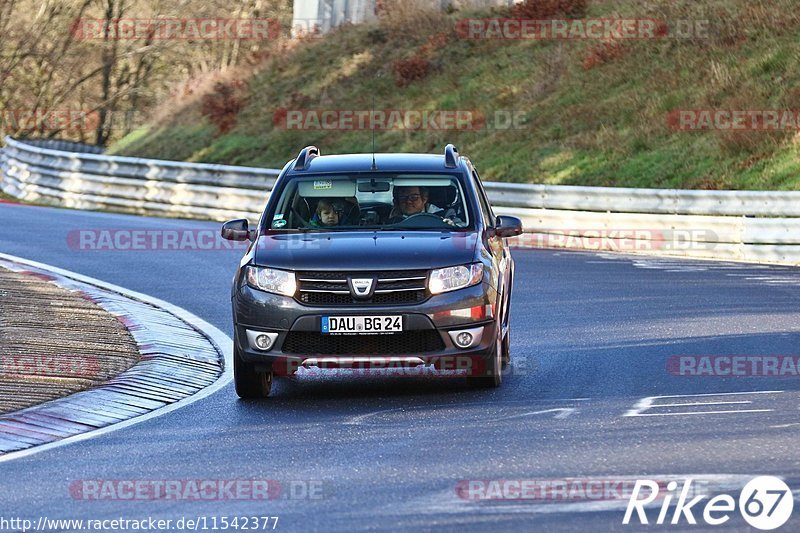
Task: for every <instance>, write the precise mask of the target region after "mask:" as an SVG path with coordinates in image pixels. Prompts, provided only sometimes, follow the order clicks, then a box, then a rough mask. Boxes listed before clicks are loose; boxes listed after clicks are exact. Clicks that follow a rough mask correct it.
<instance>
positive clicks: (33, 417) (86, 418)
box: [0, 253, 232, 462]
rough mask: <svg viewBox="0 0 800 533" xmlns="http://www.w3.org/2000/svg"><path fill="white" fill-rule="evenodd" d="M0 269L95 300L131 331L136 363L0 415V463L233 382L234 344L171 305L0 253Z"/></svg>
mask: <svg viewBox="0 0 800 533" xmlns="http://www.w3.org/2000/svg"><path fill="white" fill-rule="evenodd" d="M0 266H2V267H4V268H6V269H8V270H12V271H15V272H24V273H30V274H33V275H36V276H37V277H40V278H42V279H46V280H48V281H50V282H52V283H55V284H56V285H58V286H60V287H63V288H65V289H68V290H71V291H75V292H78V293H80V294H81V296H83V297H85V298H88V299H90V300H92V301H94V302H95V303H96V304H97V305H99V306H100V307H101V308H103V309H104V310H106V311H107V312H109V313H110V314H112V315H113V316H115V317H116V318H117V319H118V320H119V321H120V322H122V323H123V324H124V325H125V326H126V327H127V329H128V330H129V331H130V334H131V336H132V337H133V339H134V341H135V342H136V344H137V346H138V348H139V351H140V353H141V360H140V361H139V362H138V363H137V364H135V365H134V366H133V367H131V368H129V369H128V370H126V371H125V372H123V373H121V374H119V375H117V376H115V377H114V378H112V379H110V380H109V381H107V382H105V383H103V384H101V385H98V386H96V387H94V388H92V389H89V390H86V391H82V392H78V393H75V394H73V395H70V396H66V397H64V398H60V399H57V400H52V401H49V402H46V403H43V404H40V405H36V406H33V407H28V408H26V409H23V410H21V411H16V412H14V413H8V414H5V415H0V462H4V461H9V460H11V459H17V458H20V457H24V456H29V455H32V454H34V453H38V452H42V451H45V450H47V449H51V448H54V447H56V446H63V445H66V444H70V443H73V442H77V441H80V440H85V439H89V438H92V437H96V436H99V435H102V434H105V433H109V432H111V431H117V430H119V429H122V428H124V427H128V426H131V425H133V424H137V423H140V422H144V421H145V420H149V419H152V418H155V417H157V416H161V415H164V414H167V413H169V412H171V411H174V410H175V409H179V408H181V407H184V406H186V405H188V404H190V403H194V402H196V401H198V400H200V399H202V398H206V397H208V396H209V395H211V394H213V393H215V392H217V391H218V390H219V389H221V388H222V387H224V386H225V385H227V384H228V383H230V381H231V379H232V372H231V364H230V363H231V360H232V348H231V347H232V341H231V339H230V337H228V336H227V335H226V334H225V333H223V332H222V331H220V330H219V329H218V328H216V327H214V326H212V325H211V324H209V323H207V322H205V321H204V320H202V319H201V318H199V317H197V316H195V315H193V314H191V313H189V312H188V311H186V310H184V309H181V308H179V307H176V306H174V305H172V304H169V303H167V302H164V301H162V300H159V299H157V298H153V297H150V296H147V295H144V294H141V293H137V292H133V291H130V290H127V289H124V288H122V287H118V286H116V285H112V284H109V283H105V282H103V281H100V280H97V279H94V278H90V277H87V276H83V275H81V274H76V273H74V272H69V271H66V270H62V269H60V268H55V267H52V266H49V265H44V264H42V263H37V262H35V261H30V260H27V259H22V258H19V257H15V256H11V255H7V254H2V253H0Z"/></svg>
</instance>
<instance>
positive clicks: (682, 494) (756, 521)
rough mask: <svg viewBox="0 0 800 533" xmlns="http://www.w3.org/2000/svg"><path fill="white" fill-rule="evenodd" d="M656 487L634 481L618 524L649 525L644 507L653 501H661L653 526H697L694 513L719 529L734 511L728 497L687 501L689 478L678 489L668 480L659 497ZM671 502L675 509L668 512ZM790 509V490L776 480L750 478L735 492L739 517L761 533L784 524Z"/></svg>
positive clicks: (791, 508) (699, 498) (658, 489)
mask: <svg viewBox="0 0 800 533" xmlns="http://www.w3.org/2000/svg"><path fill="white" fill-rule="evenodd" d="M660 488H661V487H660V486H659V484H658V483H657V482H655V481H650V480H637V481H636V485H634V487H633V492H632V493H631V497H630V499H629V500H628V507H627V508H626V510H625V517H624V518H623V519H622V523H623V524H625V525H627V524H630V523H631V519H632V518H633V519H634V523H636V522H635V520H638V521H639V523H640V524H649V523H650V522H649V520H652V519H653V516H650V517H648V515H647V511H646V510H645V506H646V505H648V504H651V503H652V502H654V501H656V499H659V500H661V506H660V509H659V512H658V517H657V518H656V519H655V523H656V524H657V525H664V524H671V525H677V524H681V523H688V524H692V525H695V524H697V517H696V516H695V513H697V514H699V515H701V516H702V519H703V521H704V522H705V523H706V524H708V525H711V526H720V525H722V524H725V523H726V522H728V521H729V520H730V519H731V515H733V513H734V512H735V511H736V509H737V501H736V500H735V499H734V497H733V496H731V495H729V494H717V495H715V496H714V497H712V498H710V499H709V500H708V501H706V502H705V504H704V505H702V504H701V503H700V502H702V501H703V500H704V499H706V498H707V497H708V496H707V495H704V494H701V495H700V496H695V497H694V498H692V499H689V497H690V496H689V495H690V494H691V491H692V479H691V478H689V479H687V480H686V481H685V482H684V484H683V486H682V487H680V486H679V484H678V482H677V481H670V482H669V483H668V484H667V487H666V489H667V491H666V492H667V493H666V495H664V494H659V492H660ZM676 497H677V501H675V500H676ZM673 501H675V507H674V509H673V510H672V512H671V513H670V507H671V505H672V502H673ZM793 508H794V496H793V494H792V491H791V489H790V488H789V486H788V485H787V484H786V483H784V482H783V480H781V479H780V478H777V477H773V476H760V477H757V478H755V479H752V480H750V481H749V482H748V483H747V484H746V485H745V486H744V488H743V489H742V492H740V493H739V500H738V510H739V513H740V514H741V515H742V518H744V520H745V522H747V523H748V524H749V525H750V526H751V527H753V528H755V529H760V530H762V531H769V530H773V529H777V528H779V527H781V526H782V525H784V524H786V522H787V521H788V520H789V518H790V517H791V516H792V510H793ZM670 515H671V519H670ZM668 520H669V521H668ZM683 520H685V522H683Z"/></svg>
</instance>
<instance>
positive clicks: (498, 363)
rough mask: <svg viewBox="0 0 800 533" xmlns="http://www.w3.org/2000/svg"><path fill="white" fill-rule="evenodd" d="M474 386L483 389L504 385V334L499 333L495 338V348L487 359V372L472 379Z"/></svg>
mask: <svg viewBox="0 0 800 533" xmlns="http://www.w3.org/2000/svg"><path fill="white" fill-rule="evenodd" d="M472 379H473V380H474V384H475V385H476V386H478V387H483V388H494V387H499V386H500V385H501V384H502V383H503V338H502V333H500V332H498V333H497V336H496V338H495V342H494V347H493V348H491V349H490V351H489V353H488V354H487V357H486V371H485V373H484V374H483V375H482V376H480V377H476V378H472Z"/></svg>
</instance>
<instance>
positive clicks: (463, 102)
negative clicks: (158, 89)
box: [111, 0, 800, 189]
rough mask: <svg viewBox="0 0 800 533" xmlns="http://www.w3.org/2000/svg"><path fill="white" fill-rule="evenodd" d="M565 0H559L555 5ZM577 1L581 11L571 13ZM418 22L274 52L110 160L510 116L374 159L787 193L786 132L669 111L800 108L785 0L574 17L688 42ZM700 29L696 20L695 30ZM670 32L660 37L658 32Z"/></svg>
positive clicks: (353, 147)
mask: <svg viewBox="0 0 800 533" xmlns="http://www.w3.org/2000/svg"><path fill="white" fill-rule="evenodd" d="M570 1H571V0H563V2H562V4H563V3H566V4H569V2H570ZM578 3H580V2H578ZM502 15H503V13H502V12H498V11H493V12H489V11H484V12H479V13H474V12H472V13H470V12H454V13H450V14H445V13H441V14H434V13H418V14H416V15H413V14H406V15H405V16H402V17H401V16H394V17H388V18H387V19H386V20H384V21H382V22H380V23H374V24H371V25H364V26H352V27H346V28H343V29H339V30H337V31H335V32H333V33H331V34H328V35H326V36H324V37H320V38H311V39H307V40H304V41H303V42H300V43H296V44H294V45H291V46H288V47H286V48H285V49H283V50H282V51H280V52H278V53H275V54H273V55H272V56H271V57H269V58H267V59H266V60H264V62H263V63H261V64H260V65H259V66H258V68H257V69H255V71H254V73H251V74H248V75H247V76H246V77H244V78H243V79H240V80H238V82H237V80H230V81H229V82H228V83H227V84H223V85H217V86H216V88H215V89H212V90H210V91H209V92H208V94H205V95H203V96H201V97H192V98H188V99H186V100H185V101H176V102H171V103H169V112H168V113H166V114H164V113H162V115H164V116H165V118H163V119H162V120H161V121H159V122H157V123H154V124H151V125H150V126H148V127H145V128H142V129H139V130H137V131H135V132H134V133H132V134H130V135H128V136H127V137H125V138H123V139H122V140H121V141H120V142H119V143H117V144H116V145H115V146H112V147H111V151H112V152H114V153H119V154H125V155H137V156H143V157H155V158H165V159H177V160H186V161H203V162H217V163H226V164H238V165H254V166H264V167H280V166H281V165H283V163H285V162H286V160H288V159H290V158H292V157H294V155H296V153H297V152H298V151H299V149H300V148H302V147H303V146H305V145H308V144H315V145H317V146H319V147H320V148H321V150H322V152H323V154H332V153H347V152H361V151H369V150H370V146H371V137H370V133H369V132H368V131H319V130H310V131H287V130H285V129H283V128H282V127H279V126H276V125H275V123H274V120H273V117H274V116H275V114H276V113H280V110H281V109H370V108H371V107H372V105H373V99H374V101H375V107H376V108H378V109H427V110H441V109H448V110H478V111H480V112H481V113H484V114H485V115H487V116H489V117H490V118H491V117H493V116H494V113H495V112H497V111H500V112H501V113H502V112H506V111H508V112H511V111H513V112H516V113H519V114H521V116H524V118H525V122H524V124H522V126H521V127H520V128H518V129H495V128H488V129H481V130H479V131H385V132H377V134H376V144H377V149H378V151H408V152H411V151H415V152H416V151H421V152H437V153H438V152H440V151H441V150H442V149H443V147H444V145H445V143H446V142H454V143H456V145H457V146H458V147H459V149H460V150H461V152H462V153H465V154H468V155H469V156H470V157H471V158H472V160H473V161H474V162H475V163H476V165H477V166H478V168H479V170H481V172H482V175H483V178H484V179H487V180H498V181H514V182H531V183H549V184H582V185H603V186H632V187H679V188H706V189H800V157H799V156H800V148H798V145H799V144H800V136H798V135H797V130H794V131H780V132H764V131H744V132H726V131H695V132H687V131H677V130H675V129H673V128H671V127H670V125H669V124H668V119H667V117H668V114H669V113H670V112H672V111H674V110H676V109H780V110H782V109H800V46H798V45H800V16H798V10H797V6H796V4H795V2H794V1H793V0H774V1H759V0H727V1H722V0H708V1H705V2H697V1H693V0H688V1H676V2H654V1H646V2H641V1H628V2H621V1H601V0H595V1H594V2H590V3H589V5H588V9H587V10H586V13H585V14H584V15H583V16H585V17H616V18H655V19H659V20H663V21H666V22H667V26H669V27H671V28H674V27H675V26H676V24H677V22H676V21H678V20H691V21H707V24H708V30H707V33H706V34H700V35H699V36H698V37H696V38H676V37H673V36H664V37H662V38H658V39H640V40H617V41H614V42H599V41H596V40H538V41H534V40H471V39H463V38H460V36H459V33H458V32H457V30H456V28H457V25H458V22H459V20H460V19H464V18H469V17H476V16H478V17H480V16H483V17H485V16H502ZM701 25H702V23H701ZM670 31H674V30H670Z"/></svg>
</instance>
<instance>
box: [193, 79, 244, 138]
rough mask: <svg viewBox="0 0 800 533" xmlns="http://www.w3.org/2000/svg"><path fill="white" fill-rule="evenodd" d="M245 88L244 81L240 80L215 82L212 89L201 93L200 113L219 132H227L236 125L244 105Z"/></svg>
mask: <svg viewBox="0 0 800 533" xmlns="http://www.w3.org/2000/svg"><path fill="white" fill-rule="evenodd" d="M245 89H246V83H245V82H244V81H242V80H233V81H231V82H230V83H224V82H217V83H215V84H214V89H213V91H212V92H210V93H207V94H205V95H203V100H202V103H201V105H200V114H202V115H203V116H204V117H207V118H208V119H209V120H210V121H211V122H212V124H214V125H215V126H216V127H217V130H218V132H219V133H220V134H224V133H228V132H229V131H230V130H232V129H233V127H234V126H235V125H236V118H237V116H238V115H239V111H241V110H242V108H243V107H244V106H245V103H246V97H245V96H244V91H245Z"/></svg>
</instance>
